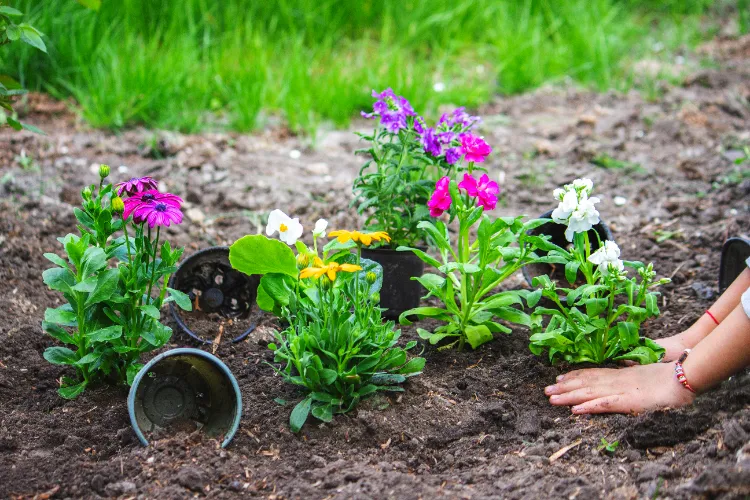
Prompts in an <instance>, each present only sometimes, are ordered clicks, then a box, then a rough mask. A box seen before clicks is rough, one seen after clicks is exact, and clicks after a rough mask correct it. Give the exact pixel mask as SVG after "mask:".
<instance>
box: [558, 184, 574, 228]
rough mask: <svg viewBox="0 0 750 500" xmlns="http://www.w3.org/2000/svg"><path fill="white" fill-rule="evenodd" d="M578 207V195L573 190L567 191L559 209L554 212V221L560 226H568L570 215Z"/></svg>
mask: <svg viewBox="0 0 750 500" xmlns="http://www.w3.org/2000/svg"><path fill="white" fill-rule="evenodd" d="M577 207H578V193H576V192H575V191H573V190H569V191H567V192H566V193H565V194H564V195H563V197H562V199H561V201H560V204H559V205H558V206H557V208H556V209H555V210H554V211H553V212H552V220H554V221H555V222H557V223H558V224H567V222H568V219H569V218H570V215H571V214H572V213H573V212H574V211H575V210H576V209H577Z"/></svg>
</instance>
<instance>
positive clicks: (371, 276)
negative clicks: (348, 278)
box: [365, 271, 378, 285]
mask: <svg viewBox="0 0 750 500" xmlns="http://www.w3.org/2000/svg"><path fill="white" fill-rule="evenodd" d="M365 280H367V283H368V284H370V285H372V284H373V283H375V282H376V281H377V280H378V275H377V274H375V273H374V272H373V271H369V272H368V273H367V274H365Z"/></svg>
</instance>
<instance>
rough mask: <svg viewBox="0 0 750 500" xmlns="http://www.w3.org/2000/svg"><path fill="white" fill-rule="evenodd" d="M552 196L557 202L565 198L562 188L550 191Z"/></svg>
mask: <svg viewBox="0 0 750 500" xmlns="http://www.w3.org/2000/svg"><path fill="white" fill-rule="evenodd" d="M552 196H554V197H555V199H556V200H557V201H562V199H563V196H565V190H564V189H563V188H557V189H555V190H554V191H552Z"/></svg>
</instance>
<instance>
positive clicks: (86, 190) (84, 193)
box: [81, 186, 93, 201]
mask: <svg viewBox="0 0 750 500" xmlns="http://www.w3.org/2000/svg"><path fill="white" fill-rule="evenodd" d="M92 194H93V191H92V190H91V186H86V187H85V188H83V190H82V191H81V196H82V197H83V199H84V200H86V201H89V200H90V199H91V195H92Z"/></svg>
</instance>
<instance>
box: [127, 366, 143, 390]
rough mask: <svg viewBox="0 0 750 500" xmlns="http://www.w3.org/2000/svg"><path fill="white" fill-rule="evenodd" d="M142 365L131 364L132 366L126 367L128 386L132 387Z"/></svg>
mask: <svg viewBox="0 0 750 500" xmlns="http://www.w3.org/2000/svg"><path fill="white" fill-rule="evenodd" d="M143 366H144V365H143V364H142V363H133V364H132V365H130V366H128V371H127V377H128V385H133V380H135V376H136V375H138V372H139V371H141V370H142V369H143Z"/></svg>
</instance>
